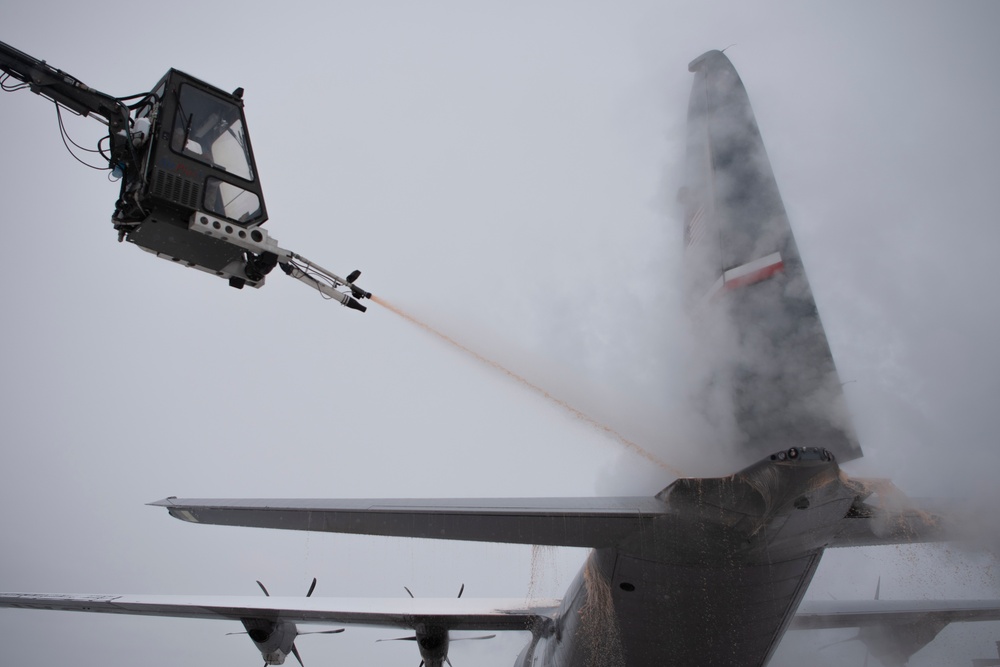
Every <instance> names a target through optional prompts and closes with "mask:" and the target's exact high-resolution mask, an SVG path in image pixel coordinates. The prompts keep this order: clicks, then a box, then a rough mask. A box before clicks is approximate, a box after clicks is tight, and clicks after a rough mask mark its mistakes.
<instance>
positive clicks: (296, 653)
mask: <svg viewBox="0 0 1000 667" xmlns="http://www.w3.org/2000/svg"><path fill="white" fill-rule="evenodd" d="M257 585H258V586H260V590H262V591H263V592H264V595H266V596H267V597H271V594H270V593H269V592H268V591H267V587H266V586H264V584H263V583H261V581H260V580H259V579H258V580H257ZM315 590H316V577H313V580H312V583H311V584H309V590H308V591H306V597H307V598H308V597H312V594H313V591H315ZM411 595H412V594H411ZM293 625H294V624H293ZM343 631H344V628H338V629H336V630H315V631H312V632H299V631H298V628H296V629H295V636H300V635H336V634H339V633H341V632H343ZM245 634H249V633H247V632H227V633H226V635H227V636H228V635H245ZM292 655H294V656H295V659H296V660H298V662H299V665H300V666H301V667H305V663H303V662H302V655H301V654H300V653H299V649H298V647H296V646H295V642H294V641H293V642H292ZM267 664H268V663H267V662H266V661H265V662H264V667H267Z"/></svg>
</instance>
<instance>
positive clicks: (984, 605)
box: [789, 600, 1000, 630]
mask: <svg viewBox="0 0 1000 667" xmlns="http://www.w3.org/2000/svg"><path fill="white" fill-rule="evenodd" d="M998 620H1000V600H850V601H847V600H843V601H842V600H814V601H809V600H807V601H805V602H803V603H802V604H801V605H800V606H799V610H798V612H797V613H796V614H795V617H794V618H793V620H792V623H791V625H789V629H791V630H823V629H829V628H864V627H868V626H873V625H880V626H882V625H911V626H912V625H915V624H922V623H940V624H941V625H942V626H943V625H947V624H948V623H955V622H959V621H967V622H968V621H998Z"/></svg>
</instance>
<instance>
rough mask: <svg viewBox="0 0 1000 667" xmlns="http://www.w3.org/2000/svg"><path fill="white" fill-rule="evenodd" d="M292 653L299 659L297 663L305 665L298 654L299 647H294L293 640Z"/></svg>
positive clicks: (302, 666)
mask: <svg viewBox="0 0 1000 667" xmlns="http://www.w3.org/2000/svg"><path fill="white" fill-rule="evenodd" d="M292 655H294V656H295V659H296V660H298V661H299V665H301V667H306V666H305V664H303V662H302V656H301V655H299V649H297V648H295V642H292Z"/></svg>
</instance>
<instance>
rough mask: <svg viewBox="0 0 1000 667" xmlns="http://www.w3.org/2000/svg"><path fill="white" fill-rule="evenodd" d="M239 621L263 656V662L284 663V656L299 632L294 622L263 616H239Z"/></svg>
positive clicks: (289, 651) (289, 650) (290, 648)
mask: <svg viewBox="0 0 1000 667" xmlns="http://www.w3.org/2000/svg"><path fill="white" fill-rule="evenodd" d="M240 621H242V623H243V627H245V628H246V629H247V635H249V636H250V640H251V641H252V642H253V643H254V645H255V646H256V647H257V650H258V651H260V654H261V656H262V657H263V658H264V664H266V665H282V664H284V663H285V658H286V657H288V655H289V654H290V653H291V652H292V645H293V644H294V643H295V638H296V637H297V636H298V634H299V633H298V630H297V629H296V627H295V624H294V623H288V622H286V621H271V620H268V619H265V618H241V619H240Z"/></svg>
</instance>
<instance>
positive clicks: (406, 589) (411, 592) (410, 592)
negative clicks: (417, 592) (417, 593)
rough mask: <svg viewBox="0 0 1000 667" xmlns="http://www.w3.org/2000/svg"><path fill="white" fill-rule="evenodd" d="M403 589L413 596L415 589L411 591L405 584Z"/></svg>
mask: <svg viewBox="0 0 1000 667" xmlns="http://www.w3.org/2000/svg"><path fill="white" fill-rule="evenodd" d="M403 590H404V591H406V592H407V593H409V594H410V597H411V598H412V597H413V591H411V590H410V589H409V588H407V587H406V586H403Z"/></svg>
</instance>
